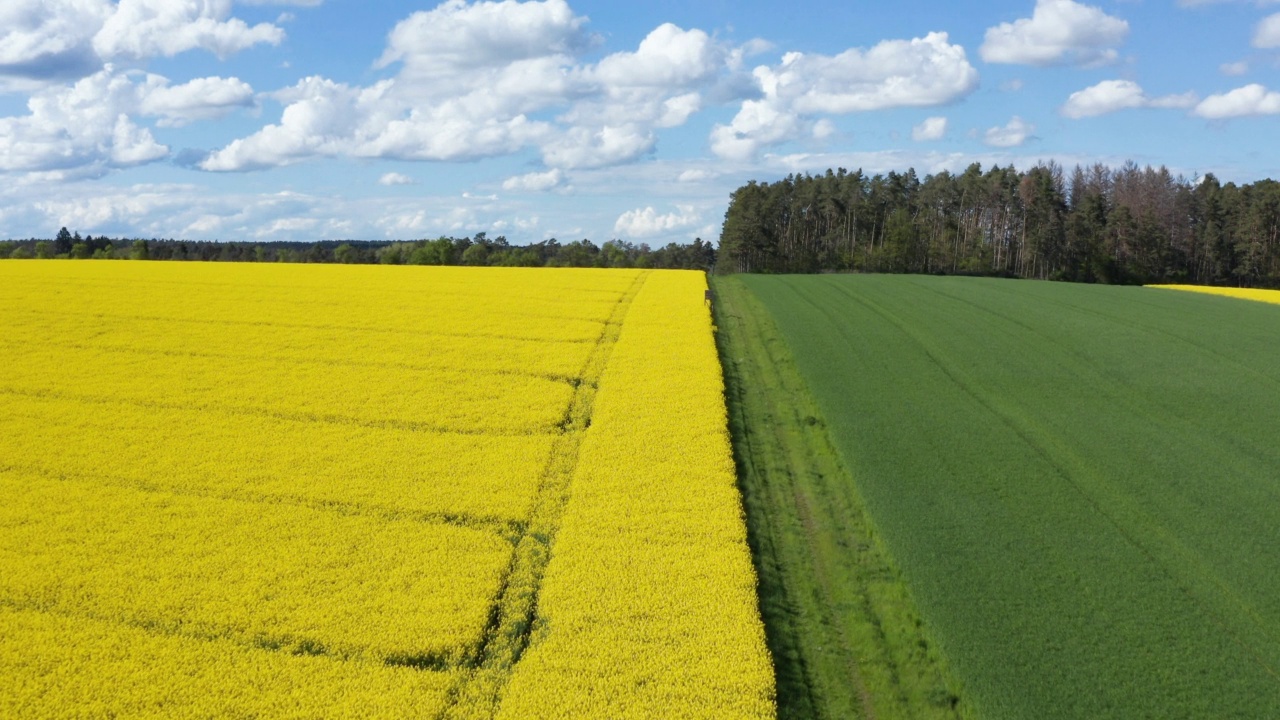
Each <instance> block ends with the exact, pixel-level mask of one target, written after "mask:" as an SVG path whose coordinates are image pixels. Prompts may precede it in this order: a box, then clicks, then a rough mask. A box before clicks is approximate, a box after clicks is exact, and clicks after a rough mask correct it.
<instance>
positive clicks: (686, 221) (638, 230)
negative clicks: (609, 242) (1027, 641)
mask: <svg viewBox="0 0 1280 720" xmlns="http://www.w3.org/2000/svg"><path fill="white" fill-rule="evenodd" d="M676 210H677V212H672V213H667V214H665V215H659V214H658V211H657V210H655V209H654V208H653V207H652V206H650V207H646V208H643V209H640V208H638V209H635V210H628V211H627V212H624V213H622V215H620V216H619V217H618V221H617V222H616V223H614V225H613V231H614V233H616V234H618V235H621V236H624V237H632V238H648V237H656V236H658V235H663V234H666V233H669V232H671V231H673V230H682V229H684V228H688V227H693V226H694V225H697V224H698V223H699V222H700V221H701V219H702V217H701V215H699V214H698V212H697V211H696V210H695V209H694V208H693V206H692V205H679V206H677V208H676Z"/></svg>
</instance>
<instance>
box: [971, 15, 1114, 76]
mask: <svg viewBox="0 0 1280 720" xmlns="http://www.w3.org/2000/svg"><path fill="white" fill-rule="evenodd" d="M1128 34H1129V23H1128V22H1126V21H1124V20H1121V19H1120V18H1116V17H1112V16H1110V15H1107V14H1106V13H1105V12H1103V11H1102V10H1101V9H1100V8H1097V7H1094V6H1092V5H1083V4H1081V3H1077V2H1074V1H1073V0H1036V7H1035V10H1034V11H1033V12H1032V14H1031V17H1030V18H1021V19H1019V20H1015V21H1013V22H1011V23H1001V24H999V25H997V26H995V27H992V28H989V29H988V30H987V33H986V36H985V38H984V39H983V43H982V46H981V47H979V48H978V54H979V55H980V56H981V57H982V59H983V61H984V62H989V63H1006V64H1014V65H1038V66H1046V65H1057V64H1062V63H1077V64H1082V65H1097V64H1103V63H1107V62H1111V61H1113V60H1115V59H1116V57H1118V51H1117V50H1116V48H1117V47H1118V46H1119V45H1121V44H1122V43H1123V42H1124V40H1125V38H1126V37H1127V36H1128Z"/></svg>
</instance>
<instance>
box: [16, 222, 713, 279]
mask: <svg viewBox="0 0 1280 720" xmlns="http://www.w3.org/2000/svg"><path fill="white" fill-rule="evenodd" d="M0 257H9V258H15V259H21V258H66V259H85V260H88V259H100V260H112V259H115V260H199V261H206V262H292V263H343V264H378V263H380V264H384V265H474V266H503V267H613V268H630V267H636V268H659V269H682V270H710V269H711V268H712V267H713V266H714V265H715V261H716V249H715V247H714V246H713V245H712V244H711V243H709V242H703V240H702V239H701V238H697V239H695V240H694V241H693V242H692V243H688V244H680V243H670V244H667V245H665V246H662V247H657V248H653V247H649V245H647V244H644V243H641V244H634V243H630V242H626V241H623V240H610V241H608V242H606V243H604V244H603V245H596V244H595V243H593V242H591V241H590V240H585V239H584V240H578V241H575V242H569V243H563V244H562V243H560V242H559V241H557V240H556V239H555V238H551V239H550V240H544V241H542V242H538V243H533V244H530V245H512V244H511V243H509V242H508V241H507V238H506V237H504V236H498V237H496V238H492V239H491V238H489V237H488V235H487V234H486V233H483V232H482V233H477V234H476V235H474V236H473V237H445V236H441V237H438V238H435V239H422V240H413V241H403V242H402V241H394V242H376V241H361V240H329V241H323V242H314V243H301V242H265V243H247V242H210V241H190V240H157V239H150V240H143V239H129V238H109V237H107V236H105V235H103V236H100V237H94V236H92V235H88V236H85V237H81V236H80V233H79V232H75V233H72V232H70V231H68V230H67V229H66V228H65V227H64V228H62V229H61V230H59V231H58V234H57V236H56V237H54V238H53V239H52V240H45V239H38V238H31V239H28V240H10V241H6V242H0Z"/></svg>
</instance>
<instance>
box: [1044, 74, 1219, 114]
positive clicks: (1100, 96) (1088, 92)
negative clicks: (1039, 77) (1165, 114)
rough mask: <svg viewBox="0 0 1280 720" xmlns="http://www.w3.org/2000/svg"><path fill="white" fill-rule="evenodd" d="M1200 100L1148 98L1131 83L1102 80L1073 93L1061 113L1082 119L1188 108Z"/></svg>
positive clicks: (1189, 96)
mask: <svg viewBox="0 0 1280 720" xmlns="http://www.w3.org/2000/svg"><path fill="white" fill-rule="evenodd" d="M1198 100H1199V98H1197V97H1196V95H1195V93H1184V94H1182V95H1165V96H1163V97H1156V98H1153V97H1148V96H1147V94H1146V92H1144V91H1143V89H1142V86H1140V85H1138V83H1136V82H1133V81H1132V80H1103V81H1102V82H1100V83H1098V84H1097V85H1093V86H1091V87H1087V88H1085V89H1084V90H1078V91H1076V92H1073V93H1071V96H1070V97H1068V98H1067V102H1066V103H1064V104H1063V106H1062V107H1061V108H1060V109H1059V112H1061V113H1062V114H1063V115H1064V116H1066V117H1069V118H1073V119H1079V118H1086V117H1095V116H1098V115H1105V114H1107V113H1112V112H1115V111H1117V110H1124V109H1127V108H1189V107H1192V106H1194V105H1195V104H1196V102H1197V101H1198Z"/></svg>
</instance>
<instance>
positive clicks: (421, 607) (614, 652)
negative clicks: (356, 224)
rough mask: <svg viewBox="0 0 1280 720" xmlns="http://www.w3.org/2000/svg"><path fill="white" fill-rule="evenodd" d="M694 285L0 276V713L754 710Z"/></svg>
mask: <svg viewBox="0 0 1280 720" xmlns="http://www.w3.org/2000/svg"><path fill="white" fill-rule="evenodd" d="M705 288H706V284H705V279H704V277H703V276H702V275H701V274H700V273H693V272H681V271H654V272H650V271H641V270H569V269H565V270H554V269H517V268H491V269H490V268H486V269H475V268H422V267H342V266H315V265H308V266H297V265H254V264H244V265H231V264H219V265H203V264H185V263H144V262H133V263H124V262H119V263H117V262H110V263H108V262H96V263H80V262H70V261H12V262H5V263H0V303H3V304H4V306H5V307H6V309H7V313H8V315H7V321H6V324H5V332H4V333H3V334H0V366H3V367H4V368H5V373H4V374H3V377H0V406H3V409H4V412H0V496H2V497H3V498H4V499H5V502H4V503H3V504H0V677H3V678H5V682H4V683H3V684H0V716H4V717H86V718H87V717H104V716H130V717H174V718H185V717H193V718H194V717H244V716H262V717H285V718H288V717H299V718H301V717H360V718H383V717H387V718H390V717H395V718H419V717H420V718H472V717H474V718H491V717H495V716H496V717H504V718H506V717H510V718H526V717H528V718H541V717H545V718H553V717H556V718H559V717H565V718H568V717H598V718H606V717H607V718H623V717H688V718H694V717H698V718H704V717H705V718H712V717H715V718H721V717H724V718H765V717H771V716H772V715H773V713H774V704H773V692H774V685H773V676H772V668H771V665H770V662H769V657H768V652H767V650H766V649H765V645H764V636H763V628H762V626H761V623H760V619H759V615H758V612H757V609H756V598H755V576H754V573H753V570H752V566H751V559H750V554H749V552H748V549H747V546H746V542H745V527H744V523H743V517H742V512H741V505H740V498H739V497H738V494H737V489H736V485H735V475H734V471H733V464H732V455H731V451H730V447H729V443H728V433H727V428H726V421H725V408H724V400H723V391H722V386H721V380H720V368H719V362H718V359H717V357H716V353H715V344H714V341H713V338H712V328H711V324H710V315H709V312H708V309H707V308H706V306H705V305H704V303H703V298H702V294H703V291H704V290H705Z"/></svg>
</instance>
